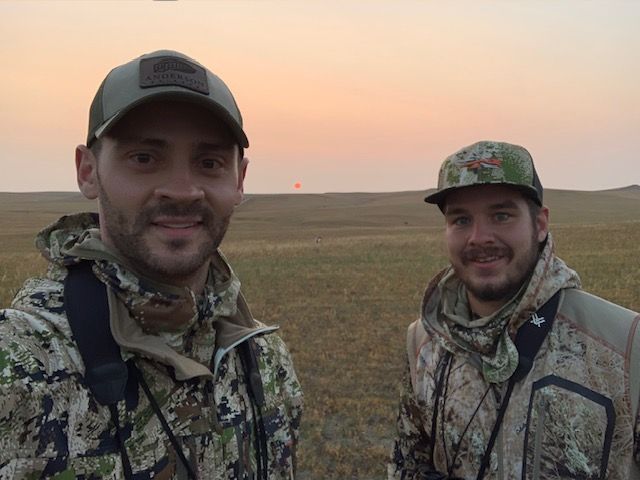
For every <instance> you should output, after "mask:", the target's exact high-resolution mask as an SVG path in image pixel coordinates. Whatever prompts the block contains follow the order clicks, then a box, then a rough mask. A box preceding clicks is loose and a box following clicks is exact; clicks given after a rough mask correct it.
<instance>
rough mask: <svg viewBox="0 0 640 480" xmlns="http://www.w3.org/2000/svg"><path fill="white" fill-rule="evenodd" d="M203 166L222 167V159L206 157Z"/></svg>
mask: <svg viewBox="0 0 640 480" xmlns="http://www.w3.org/2000/svg"><path fill="white" fill-rule="evenodd" d="M202 166H203V167H204V168H207V169H209V168H220V160H217V159H215V158H205V159H204V160H202Z"/></svg>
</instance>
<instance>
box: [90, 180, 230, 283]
mask: <svg viewBox="0 0 640 480" xmlns="http://www.w3.org/2000/svg"><path fill="white" fill-rule="evenodd" d="M100 206H101V216H100V223H101V224H102V228H103V229H104V230H105V231H106V232H108V236H109V239H110V241H111V243H112V244H113V246H114V247H115V248H116V250H117V251H118V253H119V254H120V255H122V257H124V259H125V260H126V261H127V262H128V263H129V264H130V265H131V266H132V267H133V268H134V269H135V270H136V271H138V272H139V273H141V274H143V275H145V276H149V277H151V278H159V279H166V280H171V279H173V280H180V279H183V278H188V277H189V276H191V275H192V274H194V273H196V272H197V271H198V270H200V269H201V268H202V266H203V265H204V264H205V263H208V262H209V261H210V259H211V257H212V255H213V254H214V253H215V252H216V250H217V249H218V247H219V246H220V243H221V242H222V239H223V238H224V236H225V234H226V232H227V228H228V227H229V222H230V219H231V214H229V215H227V216H223V217H220V216H216V215H215V214H214V213H213V212H212V211H211V209H209V208H208V207H206V206H205V205H202V203H200V202H199V201H196V202H193V203H179V202H173V201H163V202H161V203H159V204H157V205H153V206H149V207H145V208H143V209H142V210H141V211H140V212H139V213H138V214H137V215H136V216H135V218H134V219H133V221H131V219H130V218H127V217H126V216H125V215H124V214H123V213H122V212H121V211H119V210H118V209H117V208H116V207H114V205H113V204H112V203H111V201H110V199H109V196H108V195H107V194H106V192H105V191H104V189H103V188H102V185H100ZM158 216H169V217H171V216H175V217H180V216H187V217H192V216H199V217H200V218H201V221H202V226H203V228H204V231H205V233H206V235H207V237H208V238H209V241H204V242H201V244H200V245H199V246H198V248H197V250H196V251H195V252H193V253H191V254H186V253H185V252H184V249H185V248H186V247H188V244H189V241H188V240H186V239H172V240H170V241H167V242H165V243H164V252H163V253H162V252H161V253H159V252H155V251H154V249H153V248H152V245H151V244H150V243H149V242H148V240H147V239H146V236H145V233H147V230H148V229H150V228H151V224H152V221H153V219H154V218H156V217H158Z"/></svg>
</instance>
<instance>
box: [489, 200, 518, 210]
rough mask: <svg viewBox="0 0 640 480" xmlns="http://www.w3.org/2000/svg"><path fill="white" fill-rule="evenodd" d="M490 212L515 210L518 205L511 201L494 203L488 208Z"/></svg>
mask: <svg viewBox="0 0 640 480" xmlns="http://www.w3.org/2000/svg"><path fill="white" fill-rule="evenodd" d="M489 208H490V209H491V210H502V209H517V208H518V205H516V202H514V201H513V200H505V201H504V202H498V203H494V204H492V205H490V206H489Z"/></svg>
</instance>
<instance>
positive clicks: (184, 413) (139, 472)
mask: <svg viewBox="0 0 640 480" xmlns="http://www.w3.org/2000/svg"><path fill="white" fill-rule="evenodd" d="M95 227H96V225H95V224H93V218H92V217H91V216H88V215H79V216H72V217H66V218H63V219H62V220H61V221H60V222H59V223H57V224H56V225H54V226H53V227H52V228H49V229H48V230H46V231H44V232H43V234H42V235H41V236H40V237H39V239H38V245H39V246H40V247H41V248H42V249H43V253H44V254H45V256H46V257H47V258H49V259H50V260H51V262H52V263H51V265H50V268H49V271H48V274H47V276H46V278H41V279H31V280H29V281H27V282H26V283H25V285H24V287H23V288H22V290H21V291H20V292H19V293H18V294H17V296H16V298H15V299H14V301H13V303H12V306H11V308H8V309H5V310H0V479H32V478H52V479H53V478H55V479H72V478H79V479H122V478H124V473H123V467H122V461H121V456H120V452H119V450H118V448H117V443H116V438H115V429H114V427H113V425H112V422H111V419H110V415H109V411H108V409H107V408H105V407H103V406H101V405H99V404H97V403H96V401H95V399H94V398H93V396H92V394H91V393H90V391H89V390H88V389H87V387H86V386H85V384H84V379H83V371H84V366H83V363H82V360H81V358H80V354H79V352H78V349H77V347H76V345H75V342H74V340H73V338H72V335H71V331H70V327H69V324H68V321H67V319H66V316H65V308H64V302H63V295H64V291H63V283H62V282H63V280H64V277H65V275H66V269H65V268H64V265H66V264H69V263H73V262H76V261H78V258H79V257H73V256H72V255H69V253H68V252H69V251H72V250H73V249H74V247H75V246H76V245H77V244H78V242H81V243H82V242H83V241H84V240H86V239H87V233H86V232H88V231H89V230H90V229H94V230H95ZM65 232H66V234H65ZM89 236H91V238H92V240H91V242H93V244H94V245H95V244H96V238H95V232H94V234H92V235H89ZM91 242H90V243H91ZM97 243H98V244H99V242H97ZM84 248H85V251H86V252H91V251H92V250H91V249H90V248H88V247H87V245H86V244H85V246H84ZM99 250H100V249H99V248H98V249H97V250H94V251H93V254H94V257H100V259H99V260H97V262H96V265H95V266H94V270H97V272H98V277H99V278H101V279H103V280H104V281H106V282H107V283H108V284H109V285H110V286H111V287H112V290H113V291H115V294H116V296H117V298H118V299H119V301H120V302H121V306H123V308H124V311H125V312H129V314H130V316H131V318H130V321H132V322H136V323H139V318H136V312H139V311H141V310H140V309H142V310H144V308H145V306H147V307H149V306H150V305H151V306H153V305H155V307H154V308H155V310H153V311H154V314H156V315H158V316H162V315H165V316H167V315H168V316H171V315H174V314H176V312H178V313H177V314H178V316H180V315H183V317H184V318H183V322H181V323H179V325H178V326H177V327H176V328H174V329H172V330H169V331H167V330H162V331H157V330H154V329H147V328H143V327H142V326H141V327H140V331H141V332H143V334H144V335H147V336H148V337H149V339H150V340H152V341H153V342H155V344H163V345H165V348H167V349H170V350H171V351H172V352H174V355H175V356H176V358H183V359H186V360H188V361H189V362H192V363H193V364H196V363H197V364H199V365H201V370H196V371H195V373H193V372H192V371H190V370H188V369H186V371H185V373H184V375H183V376H185V377H187V378H186V379H184V380H178V379H177V378H176V376H177V370H176V368H175V367H174V366H173V365H172V364H171V362H168V363H167V362H163V361H160V360H159V359H158V358H156V350H154V349H148V351H145V347H144V344H145V341H144V337H141V338H142V340H140V339H138V340H137V341H138V343H140V344H141V346H140V348H139V349H137V350H127V349H123V358H125V359H133V360H134V361H135V363H136V365H137V367H138V368H139V370H140V372H141V374H142V375H143V376H144V378H145V380H146V382H147V383H148V385H149V387H150V389H151V392H152V394H153V396H154V397H155V399H156V400H157V402H158V404H159V405H160V408H161V410H162V412H163V414H164V416H165V417H166V419H167V421H168V423H169V426H170V428H171V430H172V431H173V433H174V434H175V436H176V437H177V438H178V441H179V442H180V444H181V446H182V449H183V451H184V453H185V456H186V457H187V459H188V460H189V461H190V463H191V465H192V466H193V467H194V469H195V470H196V472H197V474H198V478H201V479H253V478H256V467H257V464H256V448H255V446H256V424H257V422H261V424H262V425H264V430H265V432H266V436H267V450H268V478H269V479H274V480H275V479H291V478H293V476H294V466H295V458H296V444H297V441H298V435H299V426H300V416H301V411H302V391H301V388H300V384H299V383H298V380H297V378H296V375H295V371H294V369H293V364H292V361H291V357H290V355H289V352H288V351H287V348H286V346H285V345H284V343H283V342H282V341H281V340H280V338H279V337H278V336H277V335H276V334H274V333H271V332H272V329H270V328H266V327H264V325H262V324H260V323H259V322H256V321H255V320H253V319H252V318H249V317H247V316H246V315H245V314H243V313H242V312H245V311H246V309H240V308H239V305H240V297H239V282H238V281H237V278H235V276H234V275H233V272H232V271H231V270H230V269H229V268H228V266H227V268H226V269H225V268H221V269H219V268H217V267H216V268H215V272H212V273H215V275H211V276H210V279H213V278H215V279H216V280H215V282H213V281H212V282H210V284H209V285H208V286H207V289H206V292H205V294H204V295H203V296H202V297H201V298H197V297H195V296H194V295H186V294H184V293H180V292H178V291H176V290H172V289H171V288H166V289H164V290H163V291H157V290H156V289H155V287H156V286H152V285H151V284H149V283H148V282H143V281H137V282H136V281H135V275H132V273H131V272H130V271H127V269H126V268H125V267H123V265H122V264H117V263H115V262H113V261H110V260H107V259H106V258H107V257H108V255H107V254H106V253H105V252H100V251H99ZM65 252H66V253H65ZM86 256H87V257H90V256H91V255H86ZM85 258H86V257H85ZM95 259H96V258H94V260H95ZM218 263H219V264H220V265H223V266H224V262H221V261H219V262H218ZM147 300H151V303H149V302H148V301H147ZM160 300H161V301H160ZM176 303H177V304H180V305H182V304H184V305H188V308H183V306H180V305H179V306H178V307H176V308H174V307H175V304H176ZM138 307H139V308H138ZM136 308H138V310H136ZM149 308H151V307H149ZM241 310H242V311H241ZM180 312H182V313H180ZM185 312H192V314H189V315H187V314H186V313H185ZM241 317H243V318H241ZM234 322H235V323H234ZM166 324H167V325H170V324H171V322H169V321H167V323H166ZM218 324H221V325H222V324H224V325H233V326H234V327H235V328H236V330H238V331H241V332H242V333H241V335H239V336H236V337H234V343H236V342H241V341H242V340H243V339H246V338H248V337H249V336H252V337H253V338H254V339H255V342H256V346H257V353H258V363H259V368H260V373H261V376H262V381H263V384H264V392H265V400H266V404H265V406H264V407H262V409H258V408H256V407H255V405H253V403H252V401H251V399H250V397H249V393H248V390H247V385H246V383H245V374H244V372H243V365H242V363H241V361H240V357H239V355H238V352H237V349H235V348H232V346H230V345H227V348H225V349H222V348H221V347H220V338H219V337H220V336H221V335H218V333H219V329H218ZM247 325H249V326H247ZM216 351H223V354H222V355H219V356H218V360H217V363H216V364H215V365H214V354H215V352H216ZM176 361H177V360H176ZM202 372H204V373H202ZM214 372H215V374H214ZM118 414H119V422H120V425H121V426H122V430H123V432H124V437H125V447H126V450H127V453H128V456H129V459H130V460H131V465H132V470H133V473H134V477H135V478H136V479H150V478H159V479H183V478H187V477H186V471H185V468H184V466H183V465H182V464H181V462H180V461H179V460H178V459H177V456H176V452H175V451H174V449H173V447H172V445H171V443H170V442H169V439H168V437H167V434H166V432H165V431H164V430H163V428H162V426H161V424H160V422H159V420H158V418H157V417H156V415H154V413H153V411H152V409H151V406H150V404H149V401H148V399H147V397H146V396H145V394H144V392H143V391H142V390H141V388H140V387H138V390H137V392H136V391H135V390H134V394H127V396H126V398H125V400H124V401H121V402H120V403H119V404H118Z"/></svg>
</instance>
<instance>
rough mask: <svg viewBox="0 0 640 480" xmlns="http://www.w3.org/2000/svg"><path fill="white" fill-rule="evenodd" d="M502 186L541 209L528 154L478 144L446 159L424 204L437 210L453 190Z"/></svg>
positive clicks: (512, 147) (503, 145)
mask: <svg viewBox="0 0 640 480" xmlns="http://www.w3.org/2000/svg"><path fill="white" fill-rule="evenodd" d="M485 184H502V185H509V186H513V187H514V188H517V189H518V190H520V191H522V193H523V194H525V195H527V196H528V197H529V198H531V199H532V200H534V201H535V202H536V203H537V204H538V205H542V184H541V183H540V179H539V178H538V174H537V173H536V169H535V167H534V166H533V158H531V154H529V152H528V151H527V150H526V149H524V148H523V147H520V146H518V145H512V144H510V143H504V142H490V141H482V142H477V143H474V144H473V145H469V146H468V147H464V148H463V149H461V150H458V151H457V152H456V153H454V154H453V155H449V156H448V157H447V158H446V159H445V160H444V162H443V163H442V166H441V167H440V173H439V175H438V189H437V191H436V192H435V193H432V194H431V195H428V196H427V197H426V198H425V199H424V200H425V202H428V203H435V204H437V205H438V206H439V207H440V208H441V209H442V206H443V204H444V200H445V197H446V196H447V195H448V194H449V193H450V192H451V191H453V190H455V189H457V188H463V187H470V186H473V185H485Z"/></svg>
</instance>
